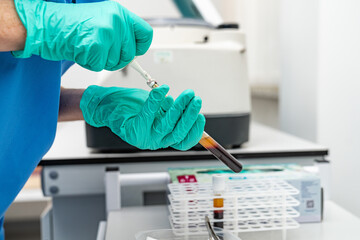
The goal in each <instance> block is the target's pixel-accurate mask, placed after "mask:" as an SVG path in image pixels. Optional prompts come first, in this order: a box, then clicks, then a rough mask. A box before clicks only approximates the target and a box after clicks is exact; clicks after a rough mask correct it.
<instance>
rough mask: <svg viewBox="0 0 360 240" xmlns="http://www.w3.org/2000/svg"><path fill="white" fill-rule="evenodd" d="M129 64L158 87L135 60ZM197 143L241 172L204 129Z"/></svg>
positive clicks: (233, 158)
mask: <svg viewBox="0 0 360 240" xmlns="http://www.w3.org/2000/svg"><path fill="white" fill-rule="evenodd" d="M130 66H131V67H132V68H133V69H135V70H136V71H137V72H138V73H140V75H141V76H143V77H144V78H145V79H146V84H147V85H148V86H149V87H150V88H152V89H153V88H157V87H159V84H158V83H157V82H156V81H155V80H154V79H153V78H152V77H151V76H150V75H149V74H148V73H147V72H146V71H145V70H144V69H143V68H142V67H141V66H140V64H139V63H138V62H137V61H136V60H133V61H132V62H131V63H130ZM199 143H200V144H201V145H202V146H203V147H204V148H205V149H207V150H208V151H209V152H211V153H212V154H213V155H214V156H215V157H216V158H217V159H218V160H220V161H221V162H223V163H224V164H225V165H226V166H228V167H229V168H230V169H231V170H232V171H233V172H236V173H239V172H241V170H242V168H243V166H242V164H241V163H240V162H239V161H238V160H237V159H236V158H235V157H234V156H233V155H231V154H230V153H229V152H228V151H226V150H225V148H223V147H222V146H221V145H220V144H219V143H218V142H216V141H215V139H213V138H212V137H211V136H210V135H209V134H207V133H206V132H205V131H204V132H203V135H202V137H201V139H200V141H199Z"/></svg>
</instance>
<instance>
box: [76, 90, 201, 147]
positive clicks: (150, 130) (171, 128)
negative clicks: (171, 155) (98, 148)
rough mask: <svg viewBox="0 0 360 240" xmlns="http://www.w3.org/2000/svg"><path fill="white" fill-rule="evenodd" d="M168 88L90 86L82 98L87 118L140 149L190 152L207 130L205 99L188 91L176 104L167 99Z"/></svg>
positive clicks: (85, 117) (169, 98)
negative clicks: (167, 149)
mask: <svg viewBox="0 0 360 240" xmlns="http://www.w3.org/2000/svg"><path fill="white" fill-rule="evenodd" d="M168 91H169V87H168V86H166V85H163V86H160V87H158V88H156V89H153V90H152V91H151V92H150V93H149V92H148V91H145V90H142V89H137V88H117V87H111V88H105V87H99V86H90V87H88V88H87V89H86V90H85V92H84V94H83V96H82V99H81V102H80V108H81V110H82V112H83V115H84V119H85V121H86V122H87V123H89V124H90V125H92V126H94V127H104V126H107V127H109V128H110V129H111V130H112V131H113V132H114V133H115V134H116V135H118V136H119V137H120V138H122V139H123V140H124V141H126V142H128V143H129V144H131V145H133V146H136V147H138V148H140V149H151V150H155V149H159V148H167V147H173V148H175V149H178V150H188V149H190V148H191V147H193V146H194V145H196V144H197V143H198V142H199V140H200V138H201V136H202V133H203V131H204V127H205V117H204V116H203V115H202V114H199V112H200V109H201V103H202V101H201V98H199V97H197V96H195V93H194V91H192V90H186V91H184V92H183V93H182V94H181V95H180V96H179V97H178V98H177V99H176V100H175V101H174V100H173V98H172V97H170V96H168V97H166V94H167V93H168Z"/></svg>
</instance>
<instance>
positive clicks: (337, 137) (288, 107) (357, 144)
mask: <svg viewBox="0 0 360 240" xmlns="http://www.w3.org/2000/svg"><path fill="white" fill-rule="evenodd" d="M281 43H282V48H281V50H282V51H281V56H282V62H281V65H282V74H283V77H282V81H281V95H280V96H281V99H280V100H281V104H280V113H281V114H280V117H281V127H282V129H284V130H286V131H288V132H290V133H293V134H295V135H298V136H301V137H304V138H308V139H311V140H315V141H317V142H319V143H321V144H323V145H326V146H328V147H329V149H330V155H329V160H330V161H331V163H332V164H331V168H332V182H331V183H332V184H331V198H332V199H333V200H334V201H336V202H337V203H339V204H340V205H342V206H343V207H345V208H347V209H348V210H350V211H351V212H352V213H354V214H356V215H358V216H360V174H359V173H358V169H359V168H360V151H358V149H359V148H360V134H359V132H360V121H359V120H360V107H358V106H357V105H358V103H359V102H360V81H359V80H360V59H359V56H360V2H359V1H357V0H345V1H340V0H292V1H287V0H283V1H282V35H281Z"/></svg>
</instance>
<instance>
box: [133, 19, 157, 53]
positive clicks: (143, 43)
mask: <svg viewBox="0 0 360 240" xmlns="http://www.w3.org/2000/svg"><path fill="white" fill-rule="evenodd" d="M132 18H133V21H134V33H135V40H136V56H140V55H144V54H145V53H146V52H147V50H148V49H149V48H150V45H151V42H152V39H153V29H152V27H151V26H150V25H149V24H148V23H147V22H145V21H144V20H143V19H142V18H140V17H139V16H137V15H135V14H132Z"/></svg>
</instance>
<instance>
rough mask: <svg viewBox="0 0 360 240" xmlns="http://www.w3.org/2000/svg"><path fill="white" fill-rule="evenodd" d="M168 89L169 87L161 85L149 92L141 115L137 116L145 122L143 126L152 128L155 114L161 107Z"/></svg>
mask: <svg viewBox="0 0 360 240" xmlns="http://www.w3.org/2000/svg"><path fill="white" fill-rule="evenodd" d="M169 89H170V88H169V86H167V85H162V86H160V87H158V88H155V89H153V90H152V91H151V92H150V94H149V97H148V99H147V100H146V102H145V104H144V106H143V108H142V111H141V113H140V114H139V117H140V118H141V119H144V120H145V122H144V124H145V125H146V126H148V127H149V126H152V124H153V122H154V119H155V117H156V114H157V113H158V111H159V110H160V107H161V106H162V104H163V101H164V99H165V96H166V94H167V93H168V92H169Z"/></svg>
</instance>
